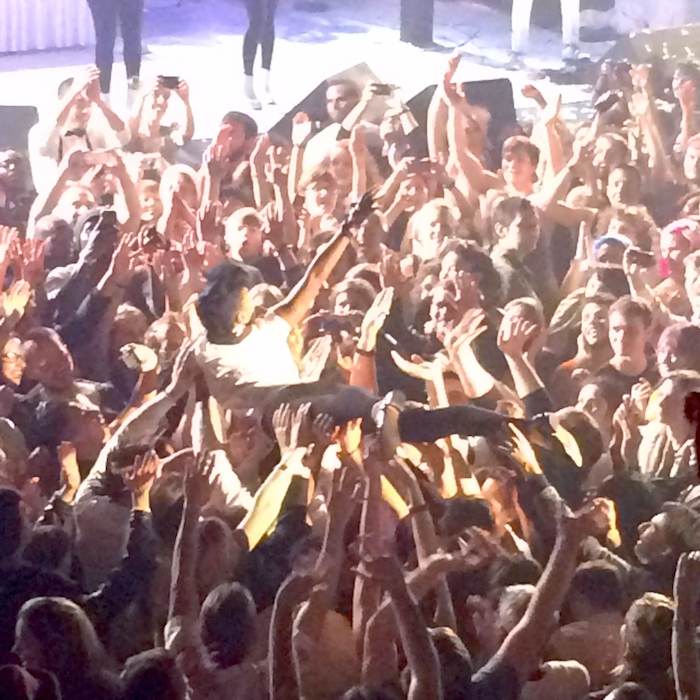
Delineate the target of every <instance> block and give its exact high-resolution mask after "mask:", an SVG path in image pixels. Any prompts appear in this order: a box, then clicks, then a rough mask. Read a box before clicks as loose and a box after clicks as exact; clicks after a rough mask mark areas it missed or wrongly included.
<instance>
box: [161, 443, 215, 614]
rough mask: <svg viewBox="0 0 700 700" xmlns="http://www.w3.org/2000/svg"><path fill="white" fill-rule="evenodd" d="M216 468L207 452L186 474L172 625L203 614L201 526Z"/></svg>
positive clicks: (172, 586)
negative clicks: (199, 554) (199, 581)
mask: <svg viewBox="0 0 700 700" xmlns="http://www.w3.org/2000/svg"><path fill="white" fill-rule="evenodd" d="M213 468H214V459H213V456H212V455H211V454H210V453H208V452H203V453H201V454H200V455H199V456H198V457H197V460H196V461H195V462H194V463H192V462H191V463H190V464H189V465H188V467H187V472H186V474H185V502H184V506H183V510H182V520H181V521H180V529H179V531H178V533H177V539H176V541H175V551H174V552H173V566H172V575H171V581H170V605H169V609H168V623H169V624H170V623H171V622H173V621H174V620H176V619H178V618H184V619H186V620H187V621H188V623H189V624H194V623H195V621H196V619H197V616H198V614H199V599H198V597H197V578H196V575H197V571H196V570H197V546H198V534H197V523H198V522H199V516H200V513H201V511H202V508H203V507H204V505H205V503H206V501H207V499H208V497H209V488H210V486H209V483H210V476H211V471H212V469H213Z"/></svg>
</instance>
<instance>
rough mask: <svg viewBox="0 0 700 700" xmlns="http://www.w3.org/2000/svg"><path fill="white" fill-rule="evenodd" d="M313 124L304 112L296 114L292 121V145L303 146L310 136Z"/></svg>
mask: <svg viewBox="0 0 700 700" xmlns="http://www.w3.org/2000/svg"><path fill="white" fill-rule="evenodd" d="M312 129H313V124H312V122H311V119H309V115H308V114H306V112H297V113H296V114H295V115H294V118H293V119H292V145H293V146H297V147H299V146H303V145H304V144H305V143H306V141H307V140H308V138H309V137H310V136H311V131H312Z"/></svg>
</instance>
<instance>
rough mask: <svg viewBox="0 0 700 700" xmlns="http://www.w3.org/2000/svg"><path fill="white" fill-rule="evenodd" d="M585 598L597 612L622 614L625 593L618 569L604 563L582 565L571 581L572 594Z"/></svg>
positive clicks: (590, 562)
mask: <svg viewBox="0 0 700 700" xmlns="http://www.w3.org/2000/svg"><path fill="white" fill-rule="evenodd" d="M570 594H574V595H579V596H581V597H582V598H585V599H586V600H587V601H588V602H589V603H590V604H591V605H593V606H594V607H595V608H596V610H599V611H616V612H622V611H623V610H624V608H625V593H624V588H623V586H622V581H621V580H620V575H619V574H618V572H617V569H615V567H614V566H613V565H612V564H608V563H607V562H604V561H587V562H584V563H583V564H581V565H580V566H579V567H578V569H576V573H575V574H574V578H573V579H572V581H571V593H570Z"/></svg>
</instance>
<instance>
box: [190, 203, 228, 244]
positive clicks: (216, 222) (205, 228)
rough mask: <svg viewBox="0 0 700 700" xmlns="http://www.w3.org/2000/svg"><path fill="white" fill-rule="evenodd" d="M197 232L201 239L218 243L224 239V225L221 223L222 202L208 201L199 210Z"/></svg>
mask: <svg viewBox="0 0 700 700" xmlns="http://www.w3.org/2000/svg"><path fill="white" fill-rule="evenodd" d="M196 234H197V238H198V239H199V240H200V241H207V242H209V243H218V242H219V241H221V240H222V238H223V234H224V227H223V224H222V223H221V203H220V202H207V203H206V204H205V205H204V206H203V207H202V208H201V209H200V210H199V211H198V212H197V224H196Z"/></svg>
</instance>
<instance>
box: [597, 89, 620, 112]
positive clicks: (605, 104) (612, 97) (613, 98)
mask: <svg viewBox="0 0 700 700" xmlns="http://www.w3.org/2000/svg"><path fill="white" fill-rule="evenodd" d="M621 99H622V95H620V93H619V92H615V91H614V90H608V92H604V93H603V94H602V95H601V96H600V97H599V98H598V99H597V100H596V101H595V104H594V105H593V107H594V109H595V110H596V112H600V113H601V114H605V112H607V111H608V110H610V109H612V108H613V107H614V106H615V105H616V104H617V103H618V102H619V101H620V100H621Z"/></svg>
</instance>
